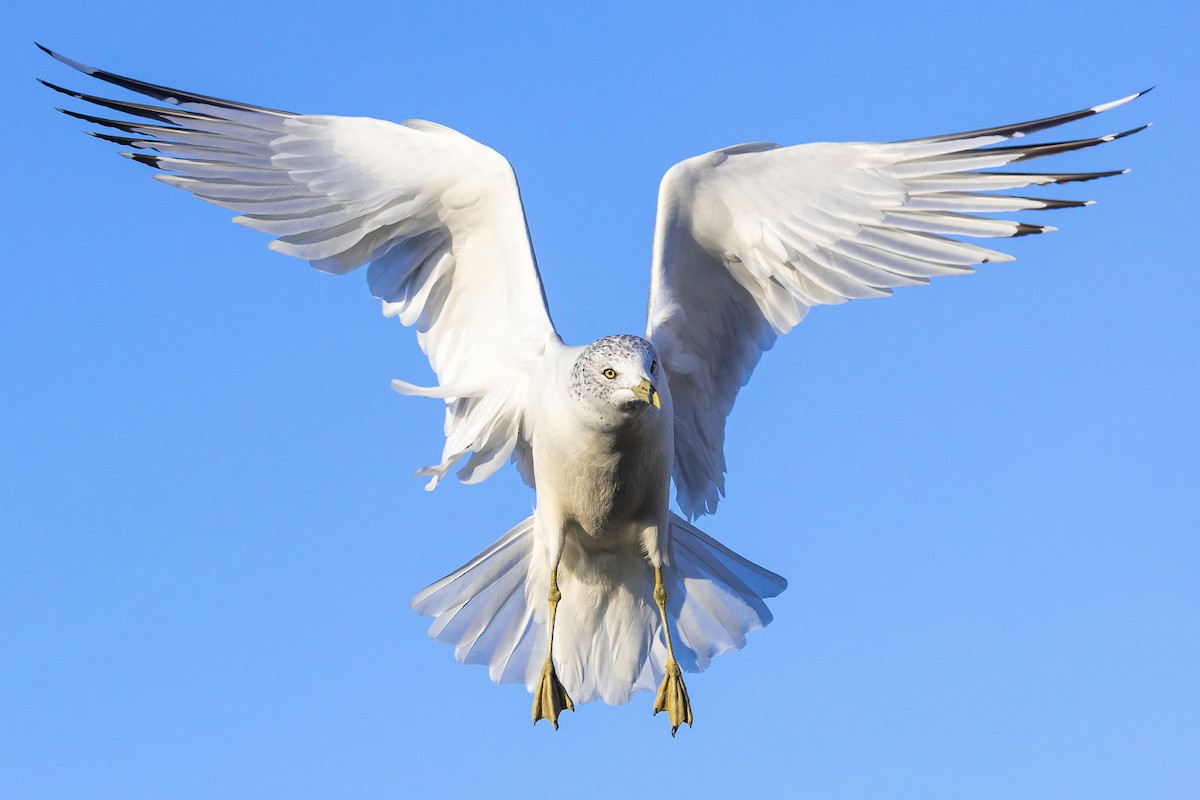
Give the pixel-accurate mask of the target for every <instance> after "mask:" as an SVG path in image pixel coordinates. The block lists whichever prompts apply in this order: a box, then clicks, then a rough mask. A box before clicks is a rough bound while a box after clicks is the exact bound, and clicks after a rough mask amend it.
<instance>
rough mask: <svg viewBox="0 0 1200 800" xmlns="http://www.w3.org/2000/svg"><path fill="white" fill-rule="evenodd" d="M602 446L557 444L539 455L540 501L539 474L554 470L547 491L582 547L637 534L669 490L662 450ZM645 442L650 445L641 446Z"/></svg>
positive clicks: (654, 517) (660, 513)
mask: <svg viewBox="0 0 1200 800" xmlns="http://www.w3.org/2000/svg"><path fill="white" fill-rule="evenodd" d="M605 444H606V445H607V446H603V447H596V446H595V443H593V446H591V447H588V448H562V450H561V451H560V452H557V453H544V454H543V455H545V456H547V459H546V460H547V462H548V464H553V465H554V468H553V470H552V471H550V470H542V469H539V470H538V495H539V504H540V503H541V502H542V495H543V484H542V477H541V476H542V475H549V474H553V475H554V479H553V481H551V482H550V483H551V485H550V486H546V487H544V488H545V489H547V490H549V491H548V492H547V494H548V495H552V496H553V497H554V502H555V504H556V505H557V507H558V512H559V514H561V516H562V520H563V523H564V525H565V526H566V528H567V530H568V531H569V532H574V533H575V534H576V536H577V538H580V539H583V540H584V541H582V542H581V543H582V544H584V546H585V547H588V546H591V547H597V546H599V547H605V546H611V547H616V546H621V545H622V544H624V543H627V542H629V541H636V540H637V537H639V536H640V535H641V532H642V531H643V530H644V529H645V527H646V526H647V525H652V524H656V523H657V522H658V520H659V519H661V518H663V517H664V516H665V513H666V507H667V503H668V498H669V494H668V492H669V488H670V464H669V458H668V457H664V452H663V450H664V449H665V450H666V451H667V452H668V453H669V449H670V448H669V445H668V446H667V447H666V448H662V447H655V446H654V444H653V443H636V444H630V443H629V442H622V441H619V440H614V441H612V442H606V443H605ZM647 444H649V446H646V445H647Z"/></svg>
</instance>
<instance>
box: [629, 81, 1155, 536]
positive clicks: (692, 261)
mask: <svg viewBox="0 0 1200 800" xmlns="http://www.w3.org/2000/svg"><path fill="white" fill-rule="evenodd" d="M1139 96H1140V94H1139V95H1131V96H1129V97H1125V98H1123V99H1121V100H1117V101H1114V102H1112V103H1105V104H1103V105H1099V106H1094V107H1092V108H1088V109H1084V110H1083V111H1077V112H1073V113H1070V114H1061V115H1059V116H1056V117H1049V118H1047V119H1040V120H1034V121H1031V122H1023V123H1019V124H1016V125H1005V126H1001V127H996V128H988V129H984V130H977V131H969V132H965V133H957V134H949V135H945V136H933V137H929V138H925V139H913V140H909V141H901V142H891V143H838V144H834V143H818V144H806V145H798V146H795V147H780V146H779V145H775V144H748V145H740V146H737V147H729V148H726V149H724V150H717V151H715V152H712V153H708V154H706V155H702V156H697V157H695V158H690V159H688V160H687V161H683V162H681V163H679V164H676V165H675V166H674V167H672V168H671V169H670V170H669V171H668V172H667V174H666V176H665V177H664V178H663V181H662V186H661V188H660V190H659V200H658V222H657V226H656V229H655V237H654V262H653V273H652V277H651V287H650V303H649V314H648V320H647V338H649V339H650V340H651V341H652V342H653V343H654V346H655V348H656V349H657V350H658V353H659V355H660V357H661V358H662V361H663V363H664V365H665V366H666V369H667V375H668V377H669V380H670V383H671V396H672V399H673V402H674V405H675V469H674V478H675V484H676V488H677V491H678V501H679V504H680V507H681V508H682V509H683V510H684V511H685V512H687V513H688V514H689V515H691V516H692V517H695V516H697V515H700V514H704V513H708V512H711V511H713V510H714V509H715V508H716V506H717V502H718V500H719V499H720V496H721V495H723V494H724V484H725V455H724V440H725V418H726V416H727V415H728V414H729V411H730V409H731V408H732V407H733V402H734V399H735V398H736V396H737V392H738V389H739V388H741V387H742V386H743V385H744V384H745V383H746V382H747V381H748V380H749V378H750V374H751V372H752V371H753V370H754V366H755V364H757V362H758V359H759V357H760V356H761V355H762V353H763V352H764V351H765V350H768V349H770V347H771V346H772V344H774V342H775V338H776V337H777V336H778V335H779V334H782V333H787V332H788V331H789V330H791V329H792V328H793V327H794V326H795V325H796V324H797V323H799V322H800V321H801V320H802V319H804V315H805V314H806V313H807V312H808V310H809V309H810V308H812V307H813V306H817V305H827V304H836V303H844V302H846V301H847V300H852V299H858V298H866V297H884V296H886V295H889V294H891V292H892V289H893V287H896V286H907V285H911V284H918V283H928V282H929V279H930V278H931V277H934V276H938V275H957V274H962V273H967V272H972V271H973V270H972V269H971V265H972V264H984V263H987V262H990V261H1011V260H1012V258H1011V257H1010V256H1007V255H1005V254H1003V253H999V252H996V251H995V250H989V249H986V248H983V247H980V246H978V245H974V244H969V243H966V242H962V241H959V240H958V239H954V238H948V237H957V236H969V237H981V238H982V237H997V236H999V237H1004V236H1024V235H1027V234H1033V233H1044V232H1046V231H1051V230H1054V228H1051V227H1049V226H1043V225H1030V224H1026V223H1023V222H1011V221H1008V220H1003V219H996V218H993V217H981V216H977V214H980V213H990V212H1010V211H1024V210H1030V209H1047V208H1064V207H1070V206H1082V205H1089V203H1088V202H1081V201H1072V200H1048V199H1036V198H1031V197H1019V196H1011V195H1006V194H995V193H992V192H994V191H996V190H1007V189H1019V188H1023V187H1027V186H1035V185H1045V184H1051V183H1069V182H1072V181H1086V180H1092V179H1093V178H1103V177H1107V176H1109V175H1116V174H1119V173H1118V172H1089V173H1072V174H1052V173H1030V172H1003V171H1001V172H994V171H988V170H989V169H990V168H992V167H998V166H1002V165H1005V164H1011V163H1014V162H1019V161H1026V160H1029V159H1032V158H1039V157H1041V156H1048V155H1053V154H1055V153H1063V152H1067V151H1070V150H1078V149H1080V148H1084V147H1090V146H1092V145H1096V144H1100V143H1102V142H1109V141H1112V140H1114V139H1119V138H1121V137H1123V136H1127V135H1129V134H1131V133H1136V132H1137V131H1138V130H1142V128H1137V129H1135V130H1131V131H1125V132H1124V133H1118V134H1113V135H1111V136H1101V137H1097V138H1094V139H1080V140H1077V141H1063V142H1052V143H1048V144H1040V145H1033V144H1029V145H1026V144H1017V145H1007V146H994V145H996V144H997V143H999V142H1003V141H1005V140H1009V139H1018V138H1021V137H1024V136H1026V135H1027V134H1031V133H1035V132H1037V131H1041V130H1045V129H1047V128H1052V127H1055V126H1057V125H1062V124H1065V123H1068V122H1073V121H1075V120H1078V119H1082V118H1084V117H1089V116H1092V115H1093V114H1098V113H1100V112H1103V111H1107V110H1109V109H1111V108H1115V107H1117V106H1119V105H1122V104H1124V103H1127V102H1129V101H1130V100H1133V99H1134V98H1136V97H1139Z"/></svg>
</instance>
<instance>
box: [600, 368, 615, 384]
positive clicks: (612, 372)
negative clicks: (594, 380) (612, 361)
mask: <svg viewBox="0 0 1200 800" xmlns="http://www.w3.org/2000/svg"><path fill="white" fill-rule="evenodd" d="M603 375H604V377H606V378H608V379H609V380H610V381H611V380H612V379H613V378H615V377H617V371H616V370H615V369H613V368H612V367H609V368H608V369H606V370H604V372H603Z"/></svg>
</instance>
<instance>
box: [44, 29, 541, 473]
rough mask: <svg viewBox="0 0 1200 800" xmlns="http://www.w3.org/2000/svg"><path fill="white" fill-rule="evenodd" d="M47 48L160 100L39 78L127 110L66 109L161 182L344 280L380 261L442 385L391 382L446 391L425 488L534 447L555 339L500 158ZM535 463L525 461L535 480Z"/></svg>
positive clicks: (437, 129) (398, 312) (450, 137)
mask: <svg viewBox="0 0 1200 800" xmlns="http://www.w3.org/2000/svg"><path fill="white" fill-rule="evenodd" d="M39 46H40V45H39ZM42 49H43V50H46V49H45V48H42ZM46 52H47V53H49V54H50V55H51V56H53V57H54V58H56V59H58V60H59V61H61V62H63V63H64V64H67V65H68V66H71V67H74V68H75V69H77V70H79V71H80V72H83V73H85V74H87V75H91V76H92V77H93V78H98V79H100V80H102V81H106V82H107V83H111V84H114V85H116V86H119V87H121V88H123V89H129V90H131V91H134V92H138V93H141V94H143V95H147V96H149V97H151V98H153V99H154V100H157V101H158V102H159V103H161V104H163V105H142V104H139V103H130V102H125V101H119V100H109V99H105V98H101V97H94V96H91V95H86V94H80V93H78V92H73V91H69V90H66V89H62V88H60V87H58V86H54V85H53V84H49V83H46V85H47V86H49V87H50V88H51V89H54V90H56V91H59V92H62V93H64V94H67V95H70V96H71V97H74V98H77V99H79V100H84V101H87V102H89V103H92V104H95V105H98V106H101V107H104V108H108V109H112V110H115V111H118V112H121V113H123V114H126V115H129V116H131V117H134V118H135V119H107V118H104V117H99V116H91V115H88V114H81V113H78V112H74V111H64V113H66V114H68V115H70V116H72V117H77V118H79V119H82V120H85V121H87V122H90V123H93V124H96V125H100V126H103V127H105V128H109V129H112V130H116V131H119V132H120V133H119V134H111V133H95V134H93V135H95V136H98V137H99V138H101V139H106V140H108V141H111V142H115V143H116V144H119V145H122V146H124V147H129V148H133V150H135V151H137V152H124V153H122V155H124V156H127V157H129V158H131V159H133V160H135V161H139V162H141V163H143V164H147V165H149V166H152V167H156V168H158V169H160V170H163V172H161V173H159V174H156V175H155V177H156V178H158V179H159V180H161V181H162V182H163V183H167V184H169V185H171V186H175V187H178V188H180V189H184V190H186V191H189V192H191V193H192V194H194V195H195V196H196V197H199V198H200V199H201V200H206V201H208V202H210V203H214V204H216V205H218V206H222V207H224V208H230V209H235V210H237V211H239V212H241V215H240V216H237V217H235V218H234V221H235V222H237V223H240V224H242V225H246V226H248V227H251V228H254V229H256V230H260V231H263V232H265V233H269V234H272V235H273V236H275V237H277V238H276V239H275V240H274V241H272V242H271V244H270V247H271V249H272V250H277V251H279V252H281V253H286V254H287V255H291V256H296V257H298V258H303V259H305V260H307V261H308V262H309V263H310V264H312V265H313V266H314V267H316V268H317V269H319V270H323V271H325V272H332V273H338V274H341V273H345V272H349V271H351V270H353V269H356V268H357V267H360V266H362V265H363V264H366V263H368V262H369V263H370V264H371V266H370V268H369V269H368V271H367V282H368V284H369V285H370V289H371V292H372V293H373V294H374V295H375V296H376V297H379V298H380V299H381V300H382V301H383V310H384V313H385V314H387V315H389V316H395V317H398V318H399V319H400V321H401V322H403V323H404V324H405V325H412V326H415V327H416V330H417V338H418V340H419V342H420V344H421V348H422V350H424V352H425V354H426V355H427V356H428V357H429V362H430V364H431V365H432V366H433V369H434V371H435V372H436V373H437V376H438V382H439V384H440V386H439V387H437V388H433V389H424V388H421V387H416V386H413V385H411V384H408V383H404V382H402V381H395V382H393V386H394V387H395V388H396V389H397V390H398V391H400V392H403V393H407V394H420V395H425V396H435V397H443V398H445V400H446V425H445V433H446V445H445V449H444V451H443V453H442V461H441V463H440V464H438V465H436V466H432V467H427V468H426V469H424V470H421V473H420V474H426V475H430V476H431V480H430V483H429V488H432V487H433V486H435V485H436V484H437V482H438V481H439V480H440V479H441V478H442V477H443V476H444V475H445V474H446V472H447V471H448V470H449V469H450V468H451V467H452V466H453V465H454V464H455V463H456V462H458V461H459V460H460V459H461V458H463V457H464V456H466V455H467V454H468V453H471V454H472V455H471V457H470V458H469V459H468V461H467V463H466V464H465V466H463V467H462V469H460V470H459V471H458V476H459V478H460V479H461V480H463V481H464V482H466V483H474V482H478V481H482V480H484V479H485V478H487V477H488V476H490V475H491V474H492V473H493V472H495V471H496V470H497V469H499V467H500V466H501V465H502V464H503V463H504V461H505V460H506V459H508V458H509V456H510V455H512V454H513V452H514V449H516V450H517V452H518V454H521V453H523V452H526V450H527V442H525V441H524V439H523V436H522V431H523V430H529V429H530V421H529V420H528V419H526V416H527V415H528V413H530V412H529V411H528V409H530V408H531V407H532V405H531V404H530V403H529V402H527V401H528V400H530V399H531V397H530V394H531V389H530V384H531V381H536V380H537V370H538V369H539V367H538V364H537V362H538V357H539V356H540V355H541V353H542V352H543V350H544V349H545V347H546V346H547V345H548V344H550V343H551V342H557V341H558V336H557V334H556V333H555V331H554V326H553V324H552V323H551V321H550V315H549V313H548V312H547V310H546V301H545V296H544V294H543V291H542V285H541V280H540V278H539V276H538V272H537V265H536V263H535V261H534V256H533V250H532V247H531V245H530V242H529V236H528V232H527V230H526V226H525V216H524V211H523V209H522V207H521V198H520V194H519V192H518V189H517V182H516V177H515V176H514V175H513V171H512V167H511V166H510V165H509V163H508V162H507V161H506V160H505V159H504V157H503V156H501V155H500V154H499V153H497V152H496V151H494V150H492V149H491V148H489V147H485V146H484V145H482V144H479V143H478V142H476V141H474V140H472V139H470V138H468V137H466V136H464V135H462V134H460V133H458V132H456V131H453V130H451V129H449V128H445V127H442V126H441V125H436V124H434V123H431V122H423V121H420V120H408V121H406V122H402V123H400V124H395V123H392V122H385V121H382V120H377V119H369V118H365V117H363V118H354V117H337V116H318V115H307V114H293V113H289V112H286V111H279V110H276V109H270V108H262V107H259V106H251V105H246V104H243V103H235V102H231V101H228V100H221V99H218V98H214V97H207V96H204V95H199V94H193V93H191V92H183V91H179V90H176V89H169V88H166V87H162V86H155V85H153V84H149V83H143V82H142V81H138V80H133V79H131V78H125V77H122V76H120V75H114V74H112V73H109V72H104V71H102V70H98V69H94V68H92V67H89V66H86V65H84V64H80V63H78V62H76V61H72V60H71V59H69V58H66V57H64V56H61V55H59V54H57V53H54V52H52V51H50V50H46ZM43 83H45V81H43ZM146 120H149V121H146ZM526 462H527V463H523V464H518V466H519V467H520V468H521V469H522V474H523V475H524V476H525V477H526V479H527V480H530V481H531V480H532V462H531V460H529V459H526Z"/></svg>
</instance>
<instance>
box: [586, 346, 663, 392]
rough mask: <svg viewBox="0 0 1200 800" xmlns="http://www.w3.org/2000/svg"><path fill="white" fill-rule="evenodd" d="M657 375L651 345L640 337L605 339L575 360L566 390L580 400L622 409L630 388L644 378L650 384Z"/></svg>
mask: <svg viewBox="0 0 1200 800" xmlns="http://www.w3.org/2000/svg"><path fill="white" fill-rule="evenodd" d="M660 375H661V368H660V367H659V364H658V354H657V353H656V352H655V350H654V345H652V344H650V343H649V342H648V341H646V340H645V339H643V338H641V337H640V336H629V335H628V334H619V335H617V336H605V337H604V338H603V339H597V340H596V341H594V342H592V343H591V344H590V345H588V346H587V348H586V349H585V350H584V351H583V353H582V354H580V356H579V358H578V359H576V360H575V366H574V367H573V368H572V370H571V384H570V389H571V394H572V396H574V397H575V398H576V399H577V400H580V401H585V402H589V403H598V404H610V405H618V406H625V405H629V403H628V402H627V401H629V400H630V399H632V398H633V395H632V394H631V390H633V389H634V387H636V386H638V385H639V384H640V383H641V382H642V381H643V380H647V379H648V380H649V381H650V382H651V383H652V384H653V383H655V382H657V381H658V380H659V376H660ZM622 390H624V391H622Z"/></svg>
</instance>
